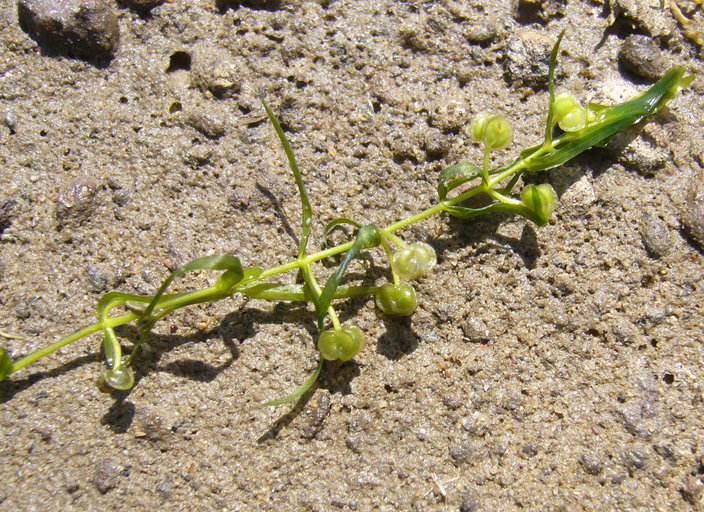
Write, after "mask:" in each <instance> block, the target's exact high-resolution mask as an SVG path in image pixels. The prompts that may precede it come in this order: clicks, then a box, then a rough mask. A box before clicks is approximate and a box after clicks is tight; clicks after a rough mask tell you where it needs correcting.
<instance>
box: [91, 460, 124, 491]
mask: <svg viewBox="0 0 704 512" xmlns="http://www.w3.org/2000/svg"><path fill="white" fill-rule="evenodd" d="M122 474H123V468H121V467H120V466H119V465H118V464H117V462H116V461H115V460H113V459H110V458H104V459H101V460H100V461H99V462H98V463H97V464H96V465H95V472H94V473H93V479H92V482H93V485H95V488H96V489H98V491H99V492H100V493H101V494H105V493H107V492H108V491H110V490H111V489H114V488H115V487H117V484H118V482H119V480H120V476H121V475H122Z"/></svg>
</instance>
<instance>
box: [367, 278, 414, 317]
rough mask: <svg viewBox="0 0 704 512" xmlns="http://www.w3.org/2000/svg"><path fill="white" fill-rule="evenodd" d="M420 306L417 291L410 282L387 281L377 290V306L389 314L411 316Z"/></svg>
mask: <svg viewBox="0 0 704 512" xmlns="http://www.w3.org/2000/svg"><path fill="white" fill-rule="evenodd" d="M416 306H418V297H417V296H416V291H415V290H414V289H413V287H412V286H411V285H410V284H408V283H401V284H399V285H395V284H393V283H386V284H383V285H381V286H380V287H379V288H378V289H377V291H376V307H378V308H379V309H380V310H381V312H382V313H385V314H387V315H403V316H410V315H412V314H413V312H414V311H415V310H416Z"/></svg>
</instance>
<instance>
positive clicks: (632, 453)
mask: <svg viewBox="0 0 704 512" xmlns="http://www.w3.org/2000/svg"><path fill="white" fill-rule="evenodd" d="M647 460H648V455H647V454H646V453H645V450H644V449H643V448H640V447H633V448H628V449H626V450H625V451H624V452H623V462H624V464H625V465H626V466H627V467H628V468H629V469H643V468H644V467H645V464H646V461H647Z"/></svg>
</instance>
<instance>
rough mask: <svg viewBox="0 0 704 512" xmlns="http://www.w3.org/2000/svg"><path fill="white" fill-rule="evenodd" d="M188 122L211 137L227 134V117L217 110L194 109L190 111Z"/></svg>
mask: <svg viewBox="0 0 704 512" xmlns="http://www.w3.org/2000/svg"><path fill="white" fill-rule="evenodd" d="M186 123H187V124H188V125H189V126H191V127H193V128H195V129H196V130H198V131H199V132H201V133H202V134H203V135H205V136H206V137H208V138H211V139H217V138H219V137H222V136H223V135H224V134H225V119H224V117H223V116H222V115H221V114H220V113H219V112H216V111H215V110H211V109H206V108H196V109H193V110H191V111H189V112H188V114H187V117H186Z"/></svg>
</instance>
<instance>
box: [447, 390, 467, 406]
mask: <svg viewBox="0 0 704 512" xmlns="http://www.w3.org/2000/svg"><path fill="white" fill-rule="evenodd" d="M466 402H467V397H465V395H464V394H463V393H461V392H459V391H455V392H451V393H447V394H446V395H445V396H443V397H442V403H443V404H444V405H445V407H447V408H448V409H451V410H453V411H454V410H457V409H459V408H460V407H462V404H464V403H466Z"/></svg>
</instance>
